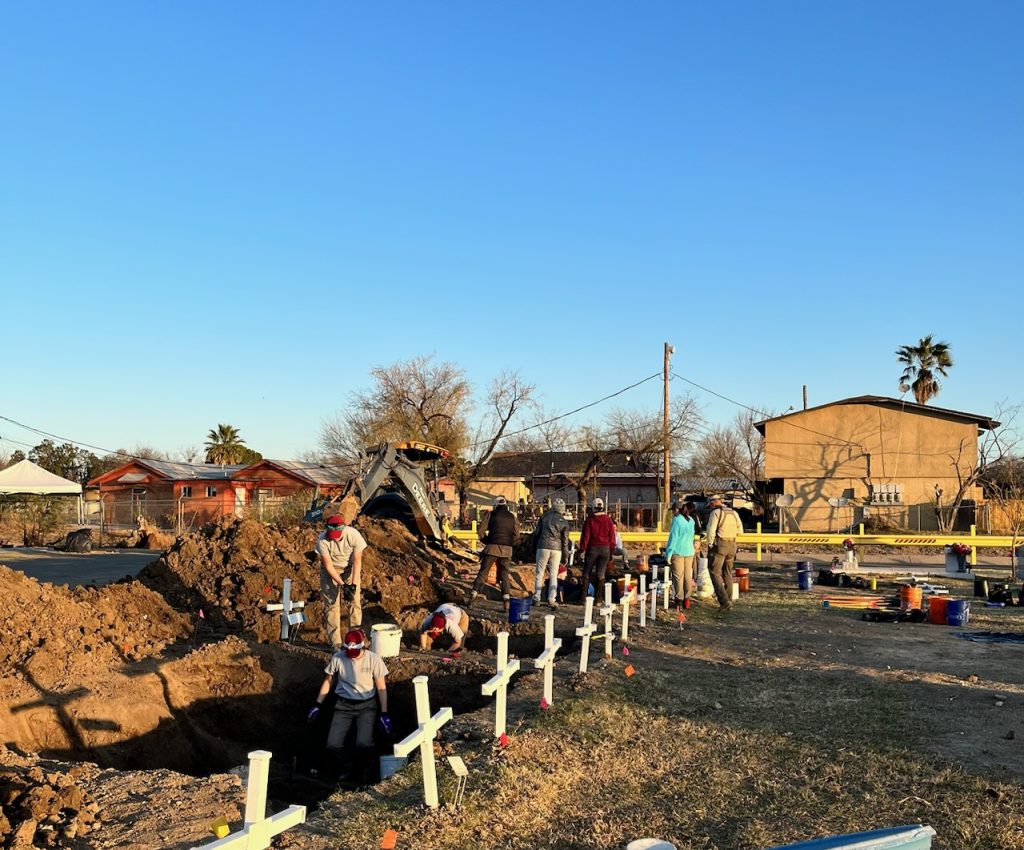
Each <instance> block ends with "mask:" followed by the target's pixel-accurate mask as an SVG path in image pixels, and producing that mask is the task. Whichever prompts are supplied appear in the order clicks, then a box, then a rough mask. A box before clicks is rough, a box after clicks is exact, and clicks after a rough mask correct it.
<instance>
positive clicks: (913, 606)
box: [900, 584, 922, 611]
mask: <svg viewBox="0 0 1024 850" xmlns="http://www.w3.org/2000/svg"><path fill="white" fill-rule="evenodd" d="M921 608H922V605H921V588H919V587H911V586H910V585H909V584H905V585H903V587H901V588H900V610H901V611H914V610H917V611H920V610H921Z"/></svg>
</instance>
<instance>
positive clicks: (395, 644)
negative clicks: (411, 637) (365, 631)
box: [370, 623, 402, 658]
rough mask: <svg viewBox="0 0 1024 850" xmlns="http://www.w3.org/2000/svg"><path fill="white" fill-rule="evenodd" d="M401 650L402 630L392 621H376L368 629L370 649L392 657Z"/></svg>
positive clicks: (378, 653)
mask: <svg viewBox="0 0 1024 850" xmlns="http://www.w3.org/2000/svg"><path fill="white" fill-rule="evenodd" d="M401 650H402V630H401V629H400V628H398V626H396V625H394V624H393V623H377V624H376V625H375V626H374V627H373V628H372V629H371V630H370V651H371V652H375V653H377V655H379V656H380V657H381V658H394V657H395V656H397V655H398V653H399V652H401Z"/></svg>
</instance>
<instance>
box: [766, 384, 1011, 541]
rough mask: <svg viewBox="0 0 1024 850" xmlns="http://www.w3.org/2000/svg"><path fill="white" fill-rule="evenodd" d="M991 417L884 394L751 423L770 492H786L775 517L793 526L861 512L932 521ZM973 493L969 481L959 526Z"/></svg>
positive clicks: (842, 519) (974, 455) (858, 517)
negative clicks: (762, 443)
mask: <svg viewBox="0 0 1024 850" xmlns="http://www.w3.org/2000/svg"><path fill="white" fill-rule="evenodd" d="M998 426H999V423H998V422H995V421H994V420H992V419H990V418H989V417H987V416H982V415H978V414H974V413H965V412H963V411H959V410H948V409H946V408H942V407H934V406H932V405H923V404H916V403H914V402H912V401H905V400H902V399H896V398H888V397H885V396H857V397H854V398H847V399H841V400H840V401H834V402H831V403H829V404H823V405H820V406H818V407H811V408H808V409H806V410H798V411H794V412H791V413H786V414H783V415H782V416H776V417H773V418H771V419H765V420H763V421H761V422H757V423H755V427H756V428H757V430H758V431H759V432H760V433H761V434H762V435H763V436H764V438H765V463H764V467H765V469H764V475H765V479H766V488H767V492H768V494H769V496H770V499H769V501H770V502H772V503H774V502H775V500H776V499H777V498H778V497H779V496H784V497H785V498H784V499H783V500H782V501H784V502H790V504H789V505H788V507H786V508H785V510H784V514H785V515H784V521H785V522H786V523H787V527H788V528H789V530H794V531H795V530H800V531H829V530H838V529H842V528H847V527H849V526H851V525H853V524H856V523H859V522H862V521H863V520H864V519H865V517H866V516H869V515H874V516H876V517H879V518H883V519H887V520H889V521H891V522H893V523H895V524H896V525H899V526H900V527H902V528H908V529H920V530H934V529H936V528H937V519H936V511H935V508H936V499H937V497H938V498H939V499H946V500H948V499H949V498H950V497H951V495H952V494H953V493H955V492H956V490H957V488H958V487H959V486H960V480H961V478H960V476H963V475H965V474H967V473H968V472H971V471H973V470H974V469H976V467H977V465H978V437H979V435H980V433H981V432H982V431H983V430H991V429H993V428H996V427H998ZM958 472H959V475H958ZM981 495H982V494H981V489H980V487H971V488H969V490H968V492H967V493H966V500H965V502H964V505H965V508H966V510H964V511H961V512H960V516H959V517H958V519H957V524H956V525H957V527H958V528H961V527H966V526H967V525H969V524H970V523H971V522H972V521H973V517H972V516H971V514H972V513H973V511H972V510H971V509H972V508H974V507H975V506H976V505H977V502H978V500H979V499H980V498H981ZM790 497H792V498H791V499H790ZM794 525H796V526H797V528H794V527H793V526H794Z"/></svg>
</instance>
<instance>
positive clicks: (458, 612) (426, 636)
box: [420, 602, 469, 655]
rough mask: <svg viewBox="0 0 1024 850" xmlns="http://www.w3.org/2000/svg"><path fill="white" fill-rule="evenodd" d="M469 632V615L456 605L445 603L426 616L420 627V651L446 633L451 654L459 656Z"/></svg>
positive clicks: (429, 646) (427, 647)
mask: <svg viewBox="0 0 1024 850" xmlns="http://www.w3.org/2000/svg"><path fill="white" fill-rule="evenodd" d="M468 630H469V614H467V613H466V612H465V611H463V610H462V609H461V608H460V607H459V606H458V605H452V603H450V602H445V603H444V605H441V606H439V607H438V608H437V610H436V611H434V613H433V614H428V615H427V618H426V619H425V620H424V621H423V625H421V626H420V649H422V650H427V649H430V648H431V647H432V646H433V645H434V641H435V640H437V639H438V638H439V637H441V635H442V634H444V633H445V632H448V634H449V635H451V638H452V647H451V650H450V652H451V654H452V655H459V654H460V653H461V652H462V647H463V644H464V643H465V642H466V632H467V631H468Z"/></svg>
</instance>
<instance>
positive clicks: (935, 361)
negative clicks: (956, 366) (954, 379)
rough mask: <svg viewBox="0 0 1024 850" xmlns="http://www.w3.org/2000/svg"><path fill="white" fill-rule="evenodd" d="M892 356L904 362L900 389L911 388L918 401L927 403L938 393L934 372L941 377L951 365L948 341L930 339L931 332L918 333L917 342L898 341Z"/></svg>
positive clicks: (951, 359)
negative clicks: (918, 339)
mask: <svg viewBox="0 0 1024 850" xmlns="http://www.w3.org/2000/svg"><path fill="white" fill-rule="evenodd" d="M896 359H897V360H898V361H899V362H900V363H902V364H903V366H904V369H903V374H902V375H900V392H902V393H905V392H906V391H907V390H912V391H913V393H914V399H915V400H916V401H917V403H918V404H927V403H928V401H929V400H930V399H933V398H935V396H937V395H938V394H939V390H940V389H941V386H940V385H939V380H938V378H937V377H936V375H937V374H938V375H942V377H943V378H945V377H946V376H947V374H948V373H949V369H950V367H951V366H952V365H953V356H952V355H951V354H950V351H949V343H946V342H933V341H932V335H931V334H928V336H926V337H922V338H921V339H920V341H919V342H918V343H917V345H901V346H900V347H899V348H898V349H897V350H896Z"/></svg>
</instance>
